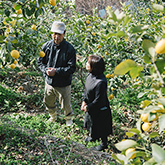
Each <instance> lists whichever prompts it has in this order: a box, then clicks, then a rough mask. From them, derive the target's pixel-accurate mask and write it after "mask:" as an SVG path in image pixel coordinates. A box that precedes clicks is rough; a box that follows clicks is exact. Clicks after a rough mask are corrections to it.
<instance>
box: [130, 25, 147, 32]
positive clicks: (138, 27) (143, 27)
mask: <svg viewBox="0 0 165 165" xmlns="http://www.w3.org/2000/svg"><path fill="white" fill-rule="evenodd" d="M148 28H149V25H139V26H135V27H133V28H132V29H131V31H132V33H139V32H143V31H144V30H147V29H148Z"/></svg>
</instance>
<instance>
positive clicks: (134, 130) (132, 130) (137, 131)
mask: <svg viewBox="0 0 165 165" xmlns="http://www.w3.org/2000/svg"><path fill="white" fill-rule="evenodd" d="M129 132H133V133H136V134H139V133H140V131H139V130H138V129H136V128H131V129H130V130H129Z"/></svg>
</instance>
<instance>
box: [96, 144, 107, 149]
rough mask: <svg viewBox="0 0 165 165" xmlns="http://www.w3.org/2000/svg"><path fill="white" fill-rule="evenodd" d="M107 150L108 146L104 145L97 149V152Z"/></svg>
mask: <svg viewBox="0 0 165 165" xmlns="http://www.w3.org/2000/svg"><path fill="white" fill-rule="evenodd" d="M105 149H108V146H107V145H105V146H104V145H102V144H100V145H99V146H97V147H95V150H96V151H103V150H105Z"/></svg>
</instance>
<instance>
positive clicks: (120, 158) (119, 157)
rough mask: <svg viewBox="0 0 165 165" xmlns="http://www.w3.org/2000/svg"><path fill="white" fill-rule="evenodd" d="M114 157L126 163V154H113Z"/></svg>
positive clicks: (119, 161)
mask: <svg viewBox="0 0 165 165" xmlns="http://www.w3.org/2000/svg"><path fill="white" fill-rule="evenodd" d="M112 158H113V159H115V160H116V161H117V162H118V163H120V164H122V165H124V160H125V156H124V155H122V154H116V155H115V154H112Z"/></svg>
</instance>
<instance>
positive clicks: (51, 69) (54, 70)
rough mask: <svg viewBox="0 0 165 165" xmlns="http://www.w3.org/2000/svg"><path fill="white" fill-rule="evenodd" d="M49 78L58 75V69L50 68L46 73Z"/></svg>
mask: <svg viewBox="0 0 165 165" xmlns="http://www.w3.org/2000/svg"><path fill="white" fill-rule="evenodd" d="M46 73H47V75H48V76H54V75H55V73H56V68H48V70H47V71H46Z"/></svg>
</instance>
